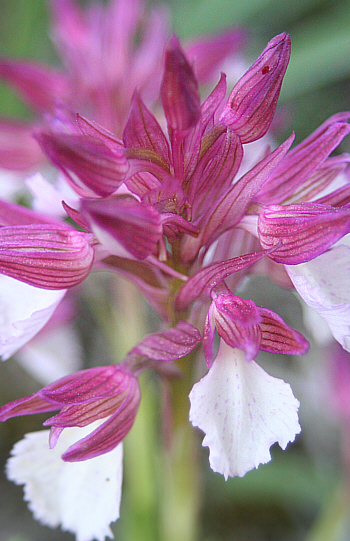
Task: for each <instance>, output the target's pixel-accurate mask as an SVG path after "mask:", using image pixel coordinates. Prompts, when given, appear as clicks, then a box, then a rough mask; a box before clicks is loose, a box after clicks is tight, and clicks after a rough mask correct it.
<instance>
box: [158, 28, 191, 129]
mask: <svg viewBox="0 0 350 541" xmlns="http://www.w3.org/2000/svg"><path fill="white" fill-rule="evenodd" d="M161 98H162V104H163V108H164V113H165V116H166V119H167V122H168V126H169V127H171V128H172V129H176V130H186V129H187V128H191V127H193V126H195V124H197V122H198V120H199V118H200V98H199V91H198V83H197V80H196V77H195V75H194V73H193V70H192V68H191V66H190V64H189V62H188V60H187V58H186V56H185V54H184V52H183V51H182V49H181V47H180V43H179V40H178V39H177V38H175V37H174V38H173V39H172V40H171V42H170V44H169V47H168V49H167V51H166V53H165V68H164V76H163V81H162V86H161Z"/></svg>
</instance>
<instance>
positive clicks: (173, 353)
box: [126, 321, 202, 362]
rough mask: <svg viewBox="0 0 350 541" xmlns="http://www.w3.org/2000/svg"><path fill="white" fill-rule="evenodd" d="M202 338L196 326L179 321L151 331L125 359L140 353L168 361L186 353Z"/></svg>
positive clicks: (148, 357)
mask: <svg viewBox="0 0 350 541" xmlns="http://www.w3.org/2000/svg"><path fill="white" fill-rule="evenodd" d="M201 340H202V337H201V335H200V332H199V331H198V329H196V327H194V326H193V325H191V324H190V323H187V322H186V321H180V323H178V324H177V325H176V327H174V328H172V329H167V330H165V331H163V332H158V333H153V334H150V335H149V336H147V337H146V338H144V339H143V340H142V341H141V342H140V343H139V344H138V345H137V346H136V347H135V348H133V349H132V350H131V351H130V352H129V353H128V357H127V358H126V362H128V361H127V359H128V358H129V357H130V359H131V358H132V357H133V356H134V355H141V356H142V357H145V358H147V359H151V360H153V361H162V362H169V361H175V360H177V359H181V357H185V356H186V355H188V354H189V353H190V352H191V351H192V350H193V349H194V348H195V347H196V345H197V344H198V343H199V342H200V341H201Z"/></svg>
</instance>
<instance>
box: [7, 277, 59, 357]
mask: <svg viewBox="0 0 350 541" xmlns="http://www.w3.org/2000/svg"><path fill="white" fill-rule="evenodd" d="M65 293H66V289H61V290H48V289H41V288H38V287H34V286H30V285H28V284H26V283H24V282H20V281H18V280H15V279H14V278H10V277H9V276H5V275H0V356H1V357H2V359H3V360H6V359H8V358H9V357H11V355H13V354H14V353H15V352H16V351H17V350H18V349H19V348H21V347H22V346H23V345H24V344H26V343H27V342H29V340H31V339H32V338H33V336H35V335H36V334H37V333H38V332H39V331H40V330H41V329H42V328H43V327H44V325H45V324H46V323H47V322H48V320H49V319H50V317H51V316H52V314H53V312H54V310H55V309H56V307H57V305H58V304H59V302H60V301H61V300H62V298H63V296H64V295H65Z"/></svg>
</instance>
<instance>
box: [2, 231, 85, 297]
mask: <svg viewBox="0 0 350 541" xmlns="http://www.w3.org/2000/svg"><path fill="white" fill-rule="evenodd" d="M91 240H92V239H91V235H90V234H87V233H83V232H80V231H76V230H74V229H70V228H69V227H65V226H57V225H51V224H43V225H41V224H33V225H18V226H9V227H2V228H0V248H1V251H0V254H1V255H0V272H1V273H2V274H5V275H7V276H11V277H12V278H16V279H17V280H21V281H22V282H26V283H27V284H30V285H33V286H37V287H42V288H44V289H65V288H67V287H72V286H74V285H76V284H78V283H79V282H81V281H82V280H84V278H86V276H87V275H88V274H89V272H90V268H91V265H92V263H93V259H94V250H93V247H92V245H91Z"/></svg>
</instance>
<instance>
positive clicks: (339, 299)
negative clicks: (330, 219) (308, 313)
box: [286, 235, 350, 351]
mask: <svg viewBox="0 0 350 541" xmlns="http://www.w3.org/2000/svg"><path fill="white" fill-rule="evenodd" d="M347 237H349V235H348V236H347ZM347 241H348V239H347V238H346V237H344V239H342V240H341V241H340V243H338V245H336V246H334V247H333V248H332V249H331V250H328V251H327V252H325V253H324V254H322V255H320V256H318V257H316V258H315V259H313V260H311V261H308V262H307V263H302V264H300V265H286V270H287V272H288V274H289V277H290V279H291V280H292V282H293V285H294V287H295V289H296V290H297V292H298V293H299V295H300V296H301V297H302V299H303V300H304V301H305V302H306V304H308V305H309V306H310V307H311V308H313V309H314V310H316V312H317V313H318V314H319V315H320V316H321V317H322V318H323V319H324V320H325V321H326V323H327V324H328V326H329V328H330V330H331V332H332V334H333V336H334V338H335V339H336V340H337V341H338V342H339V343H340V344H341V345H342V346H343V348H344V349H346V350H347V351H350V280H349V276H350V247H349V246H347V245H346V242H347Z"/></svg>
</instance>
